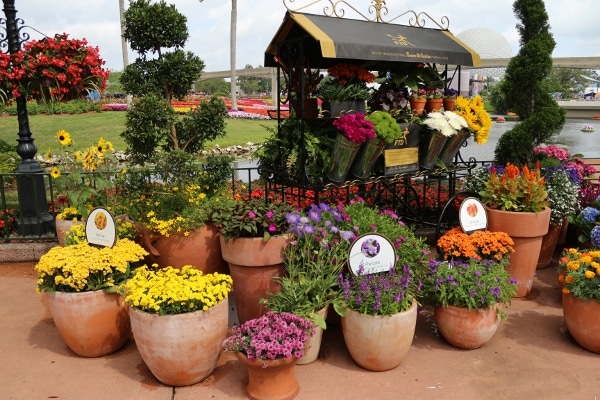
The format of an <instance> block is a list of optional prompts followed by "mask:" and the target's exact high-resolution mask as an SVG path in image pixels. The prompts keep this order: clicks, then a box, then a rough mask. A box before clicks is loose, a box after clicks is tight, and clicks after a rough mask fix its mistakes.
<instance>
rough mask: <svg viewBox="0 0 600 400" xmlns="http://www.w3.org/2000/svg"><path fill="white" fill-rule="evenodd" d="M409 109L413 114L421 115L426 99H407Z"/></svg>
mask: <svg viewBox="0 0 600 400" xmlns="http://www.w3.org/2000/svg"><path fill="white" fill-rule="evenodd" d="M408 102H409V103H410V110H411V112H412V113H413V114H416V115H421V114H423V113H424V112H425V103H427V99H425V98H423V99H409V100H408Z"/></svg>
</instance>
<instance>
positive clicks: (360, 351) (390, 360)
mask: <svg viewBox="0 0 600 400" xmlns="http://www.w3.org/2000/svg"><path fill="white" fill-rule="evenodd" d="M416 324H417V303H416V302H415V303H414V304H413V305H412V307H411V308H410V309H408V310H407V311H404V312H400V313H398V314H394V315H390V316H375V315H364V314H360V313H357V312H356V311H352V310H350V309H346V316H345V317H343V318H342V332H343V334H344V342H346V347H347V348H348V351H349V352H350V356H351V357H352V359H353V360H354V361H355V362H356V363H357V364H358V365H360V366H361V367H362V368H365V369H368V370H369V371H388V370H390V369H394V368H396V367H397V366H398V365H400V363H401V362H402V360H403V359H404V357H405V356H406V354H407V353H408V350H409V349H410V346H411V344H412V341H413V337H414V335H415V327H416Z"/></svg>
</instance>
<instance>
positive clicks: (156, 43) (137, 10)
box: [124, 0, 189, 54]
mask: <svg viewBox="0 0 600 400" xmlns="http://www.w3.org/2000/svg"><path fill="white" fill-rule="evenodd" d="M186 24H187V18H186V17H185V16H184V15H183V14H181V13H180V12H179V11H177V9H176V8H175V5H173V4H170V5H167V4H166V3H165V1H164V0H161V1H160V2H158V3H154V4H152V3H151V1H150V0H135V1H132V2H130V3H129V8H128V9H127V10H126V11H125V33H124V37H125V39H126V40H127V41H128V42H129V44H130V46H131V48H132V49H133V50H135V51H137V52H139V53H146V52H149V51H151V52H156V53H158V54H160V52H161V48H165V47H166V48H169V47H175V48H182V47H183V46H184V45H185V42H186V41H187V39H188V36H189V35H188V31H187V27H186Z"/></svg>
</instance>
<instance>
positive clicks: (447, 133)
mask: <svg viewBox="0 0 600 400" xmlns="http://www.w3.org/2000/svg"><path fill="white" fill-rule="evenodd" d="M423 125H425V126H426V127H427V128H428V129H426V130H425V132H424V136H423V137H422V138H421V143H420V144H421V146H420V149H419V164H420V165H421V167H423V168H426V169H431V168H433V166H434V165H435V163H436V161H437V160H438V158H440V157H441V156H442V151H443V150H444V148H445V146H446V142H447V141H448V138H451V137H453V136H457V135H458V134H459V132H462V131H467V128H468V125H467V121H466V120H465V118H464V117H462V116H461V115H458V114H456V113H455V112H453V111H435V112H431V113H429V114H427V118H425V119H424V120H423ZM467 136H468V134H467ZM442 161H443V162H444V163H447V162H448V160H447V159H446V158H445V159H444V160H442Z"/></svg>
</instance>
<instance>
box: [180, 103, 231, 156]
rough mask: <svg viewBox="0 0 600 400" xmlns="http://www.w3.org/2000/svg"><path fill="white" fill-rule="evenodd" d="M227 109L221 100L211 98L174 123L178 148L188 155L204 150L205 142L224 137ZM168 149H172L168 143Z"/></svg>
mask: <svg viewBox="0 0 600 400" xmlns="http://www.w3.org/2000/svg"><path fill="white" fill-rule="evenodd" d="M226 116H227V107H226V106H225V103H224V102H223V100H221V99H220V98H218V97H212V98H211V99H210V100H209V101H208V102H203V103H201V104H200V106H199V107H198V108H196V109H194V110H191V111H190V112H189V113H188V114H187V115H186V117H184V118H182V119H181V120H179V121H177V122H176V123H175V130H176V132H177V143H178V148H179V149H181V150H183V151H186V152H188V153H197V152H199V151H200V150H203V149H204V145H205V143H206V142H208V141H211V140H215V139H217V138H221V137H223V136H225V117H226ZM168 148H173V146H172V143H169V147H168Z"/></svg>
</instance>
